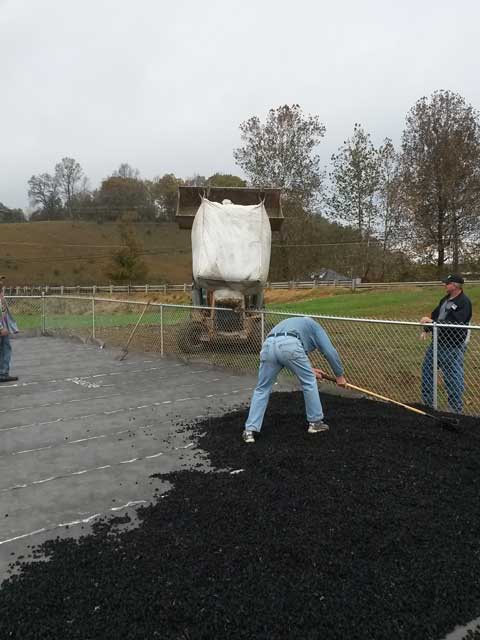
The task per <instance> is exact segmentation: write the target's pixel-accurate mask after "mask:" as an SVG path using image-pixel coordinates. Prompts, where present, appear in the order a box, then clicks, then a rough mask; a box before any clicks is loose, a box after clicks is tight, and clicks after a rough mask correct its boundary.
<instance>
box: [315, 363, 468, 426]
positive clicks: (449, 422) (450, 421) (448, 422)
mask: <svg viewBox="0 0 480 640" xmlns="http://www.w3.org/2000/svg"><path fill="white" fill-rule="evenodd" d="M322 379H324V380H329V381H330V382H336V379H335V378H334V377H333V376H329V375H328V374H326V373H323V371H322ZM345 386H346V387H347V388H348V389H354V390H355V391H360V392H361V393H365V394H367V395H369V396H372V397H373V398H377V399H378V400H383V401H384V402H390V403H391V404H396V405H398V406H399V407H403V408H404V409H407V410H408V411H412V412H413V413H416V414H418V415H421V416H424V417H425V418H431V419H432V420H435V422H439V423H441V424H443V425H445V426H447V427H450V428H451V427H454V426H456V425H458V424H459V422H460V420H458V418H449V417H447V416H436V415H434V414H433V413H428V411H423V410H422V409H417V408H416V407H412V406H411V405H409V404H404V403H403V402H399V401H398V400H393V398H388V397H387V396H382V395H380V394H379V393H375V391H370V389H364V388H363V387H357V385H355V384H350V383H349V382H347V383H346V384H345Z"/></svg>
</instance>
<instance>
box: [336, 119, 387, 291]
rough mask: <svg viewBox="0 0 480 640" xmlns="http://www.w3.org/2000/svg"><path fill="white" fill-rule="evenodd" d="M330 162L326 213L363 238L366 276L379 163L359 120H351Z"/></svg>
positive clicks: (374, 214) (373, 225)
mask: <svg viewBox="0 0 480 640" xmlns="http://www.w3.org/2000/svg"><path fill="white" fill-rule="evenodd" d="M332 164H333V169H332V172H331V173H330V189H329V193H328V196H327V205H328V212H329V216H330V217H331V218H333V219H334V220H336V221H338V220H343V221H344V222H347V223H348V224H351V225H353V226H354V227H356V229H357V230H358V232H359V233H360V237H361V238H363V239H364V240H365V243H366V245H365V247H366V248H365V253H364V260H363V277H364V278H366V277H367V276H368V272H369V269H370V242H371V239H372V233H373V231H374V227H375V218H376V202H375V194H376V192H377V188H378V184H379V163H378V153H377V151H376V150H375V148H374V146H373V144H372V142H371V140H370V134H368V133H367V132H366V131H364V129H363V128H362V126H361V125H360V124H357V123H356V124H355V126H354V129H353V136H352V137H351V138H349V139H347V140H346V141H345V142H344V144H343V146H342V147H340V149H339V151H338V153H337V154H334V155H332Z"/></svg>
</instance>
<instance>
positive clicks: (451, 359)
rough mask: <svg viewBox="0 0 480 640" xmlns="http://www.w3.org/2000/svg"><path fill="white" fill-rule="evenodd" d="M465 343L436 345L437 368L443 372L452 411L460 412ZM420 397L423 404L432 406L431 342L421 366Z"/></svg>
mask: <svg viewBox="0 0 480 640" xmlns="http://www.w3.org/2000/svg"><path fill="white" fill-rule="evenodd" d="M465 348H466V345H461V346H445V345H441V344H439V345H438V351H437V361H438V368H439V369H440V370H441V371H442V373H443V380H444V382H445V389H446V391H447V397H448V404H449V406H450V408H451V410H452V411H455V412H456V413H462V410H463V392H464V390H465V383H464V380H463V359H464V356H465ZM422 398H423V402H424V404H426V405H428V406H430V407H431V406H433V344H431V345H430V346H429V347H428V349H427V351H426V353H425V358H424V360H423V366H422Z"/></svg>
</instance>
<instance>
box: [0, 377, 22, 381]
mask: <svg viewBox="0 0 480 640" xmlns="http://www.w3.org/2000/svg"><path fill="white" fill-rule="evenodd" d="M17 380H18V376H4V377H2V378H0V382H16V381H17Z"/></svg>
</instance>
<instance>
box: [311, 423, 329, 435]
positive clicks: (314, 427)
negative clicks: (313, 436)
mask: <svg viewBox="0 0 480 640" xmlns="http://www.w3.org/2000/svg"><path fill="white" fill-rule="evenodd" d="M329 429H330V427H329V426H328V424H325V422H322V420H319V421H318V422H309V423H308V433H321V432H322V431H328V430H329Z"/></svg>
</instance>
